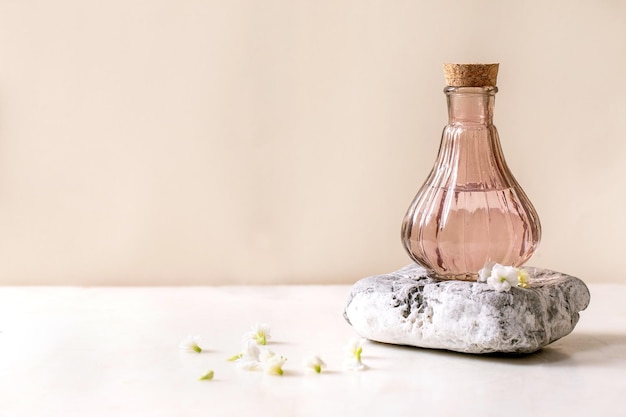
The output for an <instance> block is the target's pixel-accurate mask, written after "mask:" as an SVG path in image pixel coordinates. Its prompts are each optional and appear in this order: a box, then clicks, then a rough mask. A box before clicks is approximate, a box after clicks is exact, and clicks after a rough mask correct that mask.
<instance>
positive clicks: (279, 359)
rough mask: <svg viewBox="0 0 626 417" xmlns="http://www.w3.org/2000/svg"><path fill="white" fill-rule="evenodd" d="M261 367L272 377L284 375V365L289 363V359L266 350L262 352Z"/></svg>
mask: <svg viewBox="0 0 626 417" xmlns="http://www.w3.org/2000/svg"><path fill="white" fill-rule="evenodd" d="M260 358H261V366H262V367H263V370H264V371H265V373H267V374H270V375H282V374H283V365H284V364H285V362H286V361H287V358H285V357H284V356H281V355H276V354H275V353H274V352H272V351H271V350H269V349H264V350H263V351H262V352H261V357H260Z"/></svg>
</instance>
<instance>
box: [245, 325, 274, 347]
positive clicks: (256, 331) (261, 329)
mask: <svg viewBox="0 0 626 417" xmlns="http://www.w3.org/2000/svg"><path fill="white" fill-rule="evenodd" d="M270 338H271V335H270V326H269V325H268V324H267V323H256V324H255V325H254V326H252V330H251V331H249V332H248V333H246V334H245V335H244V339H252V340H254V341H256V343H257V344H259V345H266V344H267V341H268V340H270Z"/></svg>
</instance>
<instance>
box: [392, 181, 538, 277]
mask: <svg viewBox="0 0 626 417" xmlns="http://www.w3.org/2000/svg"><path fill="white" fill-rule="evenodd" d="M522 199H526V196H525V195H523V194H522V195H521V196H520V195H519V194H518V193H517V192H516V191H515V189H514V188H512V187H511V188H507V189H503V190H481V189H473V190H468V191H464V190H459V189H456V190H453V191H449V190H447V189H444V188H433V187H427V188H426V189H425V190H422V192H421V193H420V196H419V197H418V198H417V199H416V200H415V202H414V204H413V205H412V206H411V208H410V209H409V212H408V213H407V215H406V217H405V219H404V224H403V229H404V230H403V237H404V245H405V247H406V249H407V251H408V252H409V254H410V255H411V257H412V258H413V260H415V261H416V262H418V263H419V264H421V265H423V266H425V267H426V268H428V269H430V270H431V271H432V272H434V273H435V275H438V276H439V277H440V278H446V279H465V280H475V279H476V277H477V273H478V271H479V270H480V269H481V268H483V266H485V264H486V263H488V262H498V263H500V264H503V265H513V266H519V265H522V264H523V263H524V262H525V261H526V260H528V258H530V256H531V255H532V253H533V252H534V250H535V249H536V246H537V243H538V241H539V233H540V230H539V229H538V228H536V227H533V226H532V225H533V224H535V222H534V219H531V217H533V216H536V214H535V213H534V210H533V211H529V210H527V209H526V208H525V207H526V205H524V204H522V203H521V200H522Z"/></svg>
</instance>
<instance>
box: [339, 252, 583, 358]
mask: <svg viewBox="0 0 626 417" xmlns="http://www.w3.org/2000/svg"><path fill="white" fill-rule="evenodd" d="M525 269H526V270H527V271H528V272H529V274H530V277H531V280H530V288H527V289H523V288H517V287H514V288H512V289H511V290H510V291H509V292H496V291H495V290H493V289H492V288H490V287H489V286H488V285H487V284H485V283H478V282H466V281H442V280H437V279H433V278H429V277H428V276H427V274H426V270H425V269H424V268H422V267H421V266H419V265H417V264H412V265H408V266H406V267H404V268H402V269H400V270H398V271H396V272H392V273H390V274H386V275H377V276H372V277H368V278H364V279H362V280H360V281H358V282H357V283H355V284H354V285H353V286H352V289H351V292H350V296H349V298H348V302H347V305H346V307H345V312H344V316H345V318H346V320H347V321H348V322H349V323H350V324H351V325H352V327H353V328H354V329H355V331H356V332H357V333H358V334H359V335H360V336H362V337H365V338H367V339H370V340H374V341H378V342H384V343H392V344H397V345H410V346H417V347H423V348H434V349H447V350H452V351H457V352H466V353H494V352H501V353H517V354H520V353H531V352H535V351H537V350H539V349H541V348H542V347H544V346H546V345H548V344H550V343H552V342H554V341H555V340H557V339H560V338H561V337H563V336H565V335H567V334H569V333H570V332H571V331H572V330H573V329H574V327H575V326H576V323H577V322H578V318H579V312H580V311H582V310H584V309H585V308H586V307H587V305H588V304H589V299H590V294H589V290H588V289H587V286H586V285H585V284H584V283H583V282H582V281H581V280H580V279H578V278H575V277H572V276H569V275H565V274H562V273H559V272H555V271H551V270H547V269H540V268H525Z"/></svg>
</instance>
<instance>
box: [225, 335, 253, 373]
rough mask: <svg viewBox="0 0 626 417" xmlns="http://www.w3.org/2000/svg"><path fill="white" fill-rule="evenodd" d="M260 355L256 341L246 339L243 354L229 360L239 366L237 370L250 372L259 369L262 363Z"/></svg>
mask: <svg viewBox="0 0 626 417" xmlns="http://www.w3.org/2000/svg"><path fill="white" fill-rule="evenodd" d="M260 353H261V352H260V349H259V346H257V344H256V342H255V341H254V340H250V339H244V340H243V347H242V351H241V353H238V354H236V355H234V356H232V357H230V358H229V359H228V360H229V361H230V362H233V361H234V362H235V363H236V364H237V368H240V369H245V370H248V371H250V370H253V369H257V368H258V367H259V365H260V363H261V360H260V358H259V355H260Z"/></svg>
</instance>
